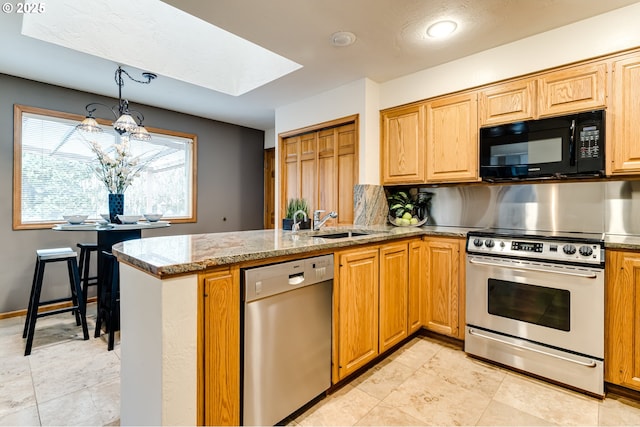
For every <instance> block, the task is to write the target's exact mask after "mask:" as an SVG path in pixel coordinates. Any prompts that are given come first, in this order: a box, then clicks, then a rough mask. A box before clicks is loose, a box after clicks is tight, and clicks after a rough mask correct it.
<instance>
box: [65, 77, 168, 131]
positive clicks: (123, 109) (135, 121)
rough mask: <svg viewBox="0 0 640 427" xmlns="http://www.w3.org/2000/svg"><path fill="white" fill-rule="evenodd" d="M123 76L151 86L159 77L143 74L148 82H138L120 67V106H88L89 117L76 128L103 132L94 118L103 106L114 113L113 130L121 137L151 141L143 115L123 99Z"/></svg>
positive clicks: (94, 103)
mask: <svg viewBox="0 0 640 427" xmlns="http://www.w3.org/2000/svg"><path fill="white" fill-rule="evenodd" d="M123 74H124V75H126V76H127V77H129V79H131V80H132V81H134V82H136V83H142V84H149V83H151V80H153V79H155V78H156V77H157V76H156V75H155V74H153V73H142V77H144V78H145V79H146V80H136V79H134V78H133V77H131V75H130V74H129V73H127V72H126V71H125V70H123V69H122V67H118V69H117V70H116V74H115V81H116V84H117V85H118V105H114V106H112V107H109V106H107V105H105V104H101V103H99V102H92V103H90V104H87V106H86V107H85V110H87V117H85V119H84V120H83V121H82V122H80V123H79V124H78V125H77V126H76V129H78V130H80V131H83V132H90V133H97V132H102V128H101V127H100V125H99V124H98V122H97V121H96V119H95V118H94V117H93V113H94V112H95V111H96V109H97V107H98V106H102V107H106V108H108V109H109V110H111V112H112V113H113V117H114V118H115V121H114V122H113V128H114V129H115V131H116V132H118V133H119V134H120V135H123V136H128V137H129V138H130V139H135V140H138V141H149V140H151V135H150V134H149V132H148V131H147V129H145V127H144V125H143V124H142V122H143V121H144V116H143V115H142V113H141V112H139V111H137V110H132V109H129V101H127V100H126V99H122V86H124V80H123V79H122V75H123Z"/></svg>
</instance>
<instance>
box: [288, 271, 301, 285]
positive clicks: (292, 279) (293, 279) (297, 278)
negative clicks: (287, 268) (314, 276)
mask: <svg viewBox="0 0 640 427" xmlns="http://www.w3.org/2000/svg"><path fill="white" fill-rule="evenodd" d="M302 282H304V272H303V271H301V272H300V273H296V274H290V275H289V284H290V285H291V286H296V285H299V284H301V283H302Z"/></svg>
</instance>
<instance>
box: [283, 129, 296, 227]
mask: <svg viewBox="0 0 640 427" xmlns="http://www.w3.org/2000/svg"><path fill="white" fill-rule="evenodd" d="M281 151H282V154H281V156H280V159H281V166H280V170H281V171H282V174H281V182H282V184H281V186H280V188H281V190H282V191H281V193H280V217H281V218H284V216H285V213H286V211H287V203H288V201H289V199H295V198H298V197H300V192H301V188H300V136H292V137H289V138H285V139H283V140H282V150H281Z"/></svg>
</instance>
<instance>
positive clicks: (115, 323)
mask: <svg viewBox="0 0 640 427" xmlns="http://www.w3.org/2000/svg"><path fill="white" fill-rule="evenodd" d="M102 259H103V263H104V264H103V269H104V270H103V271H104V281H103V282H102V284H101V286H100V287H99V288H100V295H99V296H98V317H97V319H96V331H95V334H94V337H95V338H98V337H99V336H100V332H101V331H100V330H101V328H102V322H103V321H104V322H105V327H106V330H107V332H108V333H109V339H108V342H107V350H109V351H111V350H113V345H114V342H115V331H116V329H117V328H119V326H120V325H119V323H120V268H119V266H118V260H117V259H116V257H115V256H114V255H113V254H112V253H111V252H107V251H102Z"/></svg>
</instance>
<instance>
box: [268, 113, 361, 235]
mask: <svg viewBox="0 0 640 427" xmlns="http://www.w3.org/2000/svg"><path fill="white" fill-rule="evenodd" d="M347 119H348V120H347ZM317 126H318V127H320V129H319V130H315V131H312V132H309V131H308V129H307V130H306V131H305V132H304V133H301V134H298V135H295V136H287V137H282V139H281V146H282V149H281V151H282V156H281V166H280V170H281V174H282V179H281V180H280V181H281V192H280V194H281V195H282V196H281V198H280V201H281V206H280V209H281V212H282V213H283V214H284V212H285V211H286V206H287V202H288V200H289V199H291V198H304V199H306V200H307V202H308V204H309V211H310V212H309V214H310V215H311V214H312V213H313V211H314V210H316V209H322V210H325V211H327V212H329V211H336V212H338V218H337V219H331V220H329V221H327V223H326V225H329V226H330V225H336V224H352V223H353V188H354V186H355V184H356V183H357V182H358V132H357V129H358V121H357V116H351V117H348V118H345V119H342V120H336V121H334V122H330V123H327V124H326V126H325V127H322V126H321V125H317Z"/></svg>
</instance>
